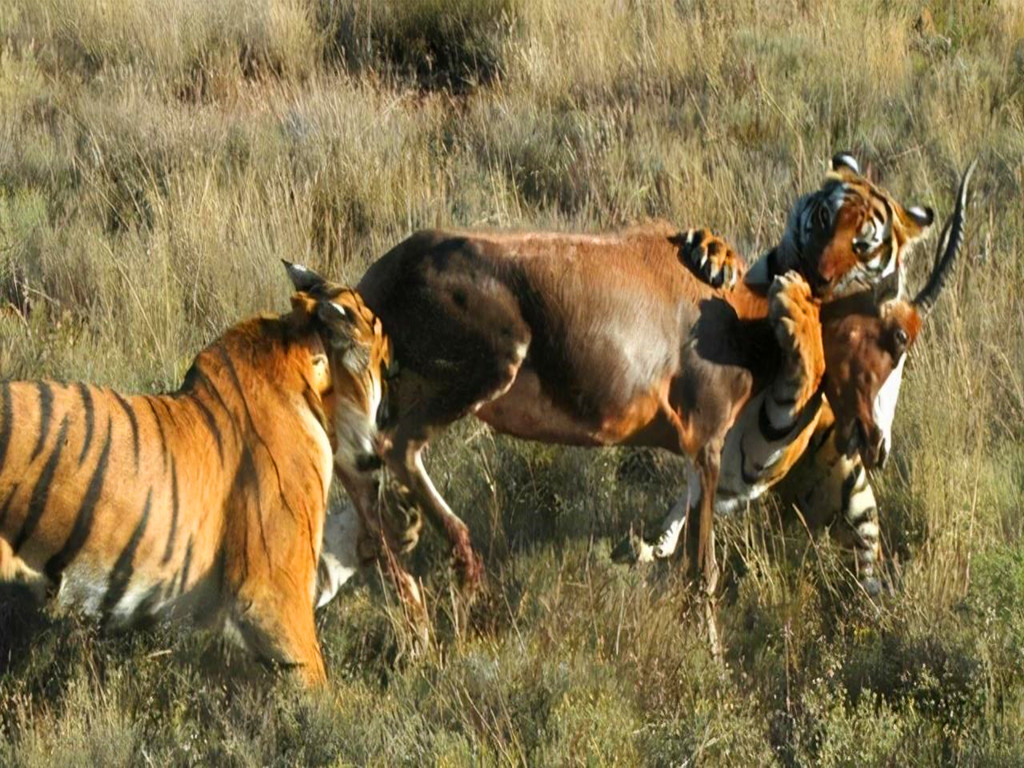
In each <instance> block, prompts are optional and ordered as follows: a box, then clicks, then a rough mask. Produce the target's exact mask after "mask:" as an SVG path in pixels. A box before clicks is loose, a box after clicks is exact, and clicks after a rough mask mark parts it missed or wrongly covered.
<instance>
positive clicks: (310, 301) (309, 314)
mask: <svg viewBox="0 0 1024 768" xmlns="http://www.w3.org/2000/svg"><path fill="white" fill-rule="evenodd" d="M316 306H317V301H316V299H314V298H313V297H311V296H309V295H308V294H305V293H296V294H294V295H293V296H292V314H291V322H292V325H293V326H295V327H296V328H305V327H306V326H308V325H309V323H310V321H311V320H312V319H313V318H314V317H315V316H316Z"/></svg>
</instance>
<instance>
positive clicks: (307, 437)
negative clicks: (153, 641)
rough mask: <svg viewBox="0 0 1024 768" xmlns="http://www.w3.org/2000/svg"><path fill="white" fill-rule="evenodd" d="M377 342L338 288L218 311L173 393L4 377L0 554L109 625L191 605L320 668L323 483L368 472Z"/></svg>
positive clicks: (309, 668) (357, 301)
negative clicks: (246, 312) (280, 309)
mask: <svg viewBox="0 0 1024 768" xmlns="http://www.w3.org/2000/svg"><path fill="white" fill-rule="evenodd" d="M289 269H290V270H291V269H294V267H293V266H292V265H289ZM300 269H301V268H300ZM390 358H391V351H390V345H389V342H388V340H387V337H386V336H385V335H384V334H383V331H382V329H381V325H380V321H379V320H378V319H377V318H376V317H375V316H374V315H373V313H372V312H370V310H369V309H368V308H367V307H366V305H365V304H364V303H363V301H362V299H361V298H360V296H359V294H358V293H356V292H355V291H352V290H348V289H342V290H339V291H338V292H336V293H335V294H334V295H331V296H329V297H320V298H313V297H311V296H309V295H308V294H305V293H303V292H296V293H295V294H294V295H293V296H292V298H291V310H290V311H289V312H287V313H284V314H280V315H261V316H258V317H254V318H252V319H249V320H245V321H243V322H240V323H238V324H236V325H234V326H232V327H230V328H228V329H227V330H226V331H225V332H224V333H223V334H222V335H221V336H220V337H219V338H218V339H216V340H215V341H214V342H212V343H211V344H210V345H209V346H207V347H206V348H205V349H204V350H202V351H201V352H200V353H199V354H198V356H197V357H196V358H195V360H194V361H193V363H192V365H191V367H190V368H189V369H188V372H187V373H186V375H185V377H184V381H183V382H182V384H181V386H180V387H179V388H178V389H177V390H176V391H174V392H171V393H166V394H156V395H149V394H138V395H124V394H122V393H120V392H117V391H115V390H113V389H108V388H105V387H100V386H95V385H92V384H87V383H83V382H73V383H58V382H55V381H3V382H0V566H2V570H3V571H5V572H6V575H8V576H13V575H18V576H22V577H24V576H26V575H28V576H29V577H31V576H32V575H36V576H37V577H38V580H37V583H39V582H42V583H45V585H46V589H47V593H48V595H49V597H50V598H51V599H53V600H55V601H56V603H57V604H58V606H75V607H78V608H80V609H82V610H83V611H84V612H85V613H87V614H91V615H95V616H97V617H99V620H100V624H101V627H102V628H103V629H105V630H106V629H109V630H111V631H117V630H124V629H128V628H131V627H136V626H139V625H142V624H148V623H150V622H152V621H153V620H168V621H175V620H179V619H190V620H192V621H193V622H194V623H195V624H196V625H197V626H201V627H209V628H213V629H216V630H219V631H221V632H223V633H224V634H225V635H226V636H228V637H229V638H230V639H232V640H235V641H237V642H239V643H241V645H242V646H243V647H245V648H246V649H248V650H249V651H250V652H252V653H254V654H255V655H256V656H258V657H259V658H261V659H263V660H265V661H269V662H272V663H276V664H280V665H283V666H285V667H289V668H292V669H293V671H294V672H295V673H296V674H297V676H298V678H299V679H300V680H301V681H302V682H303V683H305V684H307V685H318V684H321V683H323V682H324V681H325V680H326V673H325V668H324V661H323V656H322V653H321V649H320V645H319V642H318V640H317V637H316V628H315V624H314V617H313V610H314V600H315V598H316V596H317V594H318V590H319V589H322V584H320V583H319V581H318V566H319V560H320V551H321V544H322V537H323V530H324V521H325V514H326V509H327V499H328V490H329V488H330V482H331V479H332V475H333V471H334V469H335V466H339V467H342V468H344V469H345V470H346V471H351V472H362V471H372V468H373V466H374V459H375V452H374V451H375V449H374V445H373V440H374V435H375V432H376V423H377V419H378V416H379V414H378V409H379V407H380V403H381V401H382V400H383V398H384V390H383V386H384V385H383V382H384V378H385V374H386V370H387V366H388V364H389V362H390Z"/></svg>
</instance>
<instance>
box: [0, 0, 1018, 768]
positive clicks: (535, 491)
mask: <svg viewBox="0 0 1024 768" xmlns="http://www.w3.org/2000/svg"><path fill="white" fill-rule="evenodd" d="M839 149H852V150H853V151H854V152H855V153H856V154H857V155H858V156H859V157H860V158H861V160H862V161H863V160H867V159H870V161H871V162H872V164H873V166H874V168H875V170H876V172H877V174H878V176H879V177H880V179H881V181H882V183H883V185H884V186H886V187H887V188H889V189H890V190H892V191H893V192H894V193H895V194H896V195H897V196H898V197H899V198H900V199H901V200H903V201H904V202H906V203H907V204H910V203H928V204H932V205H934V206H935V207H936V208H937V209H938V211H939V213H940V215H942V216H945V215H948V213H949V211H950V209H951V207H952V199H953V191H954V187H955V183H956V178H957V175H958V173H959V172H960V171H961V170H962V169H963V168H964V167H966V165H967V163H968V162H969V161H970V159H971V158H972V157H974V156H978V157H979V158H980V165H979V169H978V173H977V174H976V176H975V179H976V192H975V195H974V201H973V204H972V206H971V209H970V227H969V231H968V237H967V244H966V251H965V252H966V257H965V258H964V259H963V260H962V262H961V265H960V269H959V271H958V273H957V275H956V278H955V280H954V281H953V284H952V286H951V287H950V288H949V289H947V291H946V295H944V296H943V299H942V301H941V303H940V305H939V307H938V309H937V310H936V312H935V313H934V314H933V316H932V317H931V318H930V319H929V323H928V325H927V328H926V330H925V336H924V338H923V339H922V341H921V342H920V343H919V345H918V346H917V347H916V349H915V350H914V355H913V358H912V361H911V364H910V366H909V369H908V373H907V377H906V380H905V383H904V389H903V398H902V401H901V405H900V409H899V412H898V415H897V418H896V426H895V457H894V461H893V462H891V463H890V465H889V467H888V468H887V469H886V471H885V473H884V474H882V475H880V476H878V477H876V478H874V482H875V487H876V490H877V492H878V495H879V501H880V506H881V511H882V530H883V537H884V542H885V549H886V552H887V555H888V558H889V570H890V576H891V578H892V581H893V583H894V584H895V589H894V591H893V593H892V594H891V595H888V596H886V597H885V598H884V599H883V600H882V602H881V603H880V604H879V605H877V606H876V605H873V604H872V603H871V602H870V601H869V600H867V598H865V597H864V596H862V595H861V594H860V593H858V592H857V591H856V590H855V589H853V588H852V586H851V584H850V579H849V577H848V576H847V575H846V573H845V570H844V560H843V557H842V555H841V553H840V552H838V551H837V549H836V548H835V547H834V546H832V545H831V543H830V542H829V540H828V538H827V537H821V538H812V537H810V536H809V535H808V533H807V532H806V531H805V529H804V528H803V527H802V526H801V525H800V524H799V523H798V522H794V521H790V520H789V516H788V515H787V514H786V511H785V510H783V509H781V508H780V505H779V504H777V503H774V502H773V501H772V500H770V499H769V500H768V501H767V502H765V503H763V504H758V505H756V506H753V507H752V508H751V509H750V510H749V512H748V513H747V514H746V515H745V516H739V517H736V518H732V519H726V520H722V521H721V523H720V524H719V528H718V530H719V531H720V547H721V548H722V556H723V557H724V559H725V563H726V566H725V568H726V574H725V581H726V594H725V598H724V600H723V604H722V608H721V623H722V625H723V630H724V641H725V644H726V646H727V649H728V651H727V665H728V668H727V672H726V673H725V674H720V673H719V671H718V670H717V669H716V667H715V666H714V664H713V662H712V660H711V659H710V657H709V654H708V652H707V649H706V647H705V645H704V643H703V642H702V641H701V638H700V632H699V629H700V616H699V611H694V610H692V606H691V604H690V598H689V597H688V596H687V593H686V592H685V591H684V590H682V589H681V588H680V586H681V583H680V582H681V579H680V578H679V575H678V574H677V573H676V569H675V568H673V567H651V568H647V569H642V570H640V569H631V568H626V567H623V566H618V565H614V564H612V563H611V561H610V559H609V551H610V549H611V547H612V546H613V545H614V543H615V542H616V541H617V540H618V539H619V538H620V537H621V536H622V535H623V534H624V533H626V532H627V531H628V529H629V527H630V525H638V524H642V523H643V522H644V521H646V522H648V524H649V523H651V522H652V521H655V520H657V519H659V518H660V517H661V515H662V514H663V513H664V511H665V510H666V509H667V505H668V504H669V502H670V501H671V500H672V498H673V497H674V496H675V495H677V494H678V493H679V491H680V488H681V478H682V476H683V473H682V466H681V464H680V463H679V462H678V461H677V460H675V459H671V458H669V457H666V456H662V455H658V454H653V453H646V452H635V451H634V452H629V451H625V450H624V451H603V452H586V451H580V450H570V449H563V448H554V447H546V446H535V445H529V444H525V443H518V442H515V441H512V440H506V439H502V438H496V437H495V436H493V435H492V434H490V433H489V432H488V431H487V430H486V429H484V428H482V427H480V426H479V425H475V424H469V423H467V424H463V425H460V426H459V427H458V428H457V429H456V430H455V431H454V433H453V434H452V435H451V436H449V437H448V438H446V439H445V440H442V441H440V442H438V443H437V444H435V445H434V447H433V448H432V449H431V453H430V454H429V456H428V457H427V463H428V466H429V467H430V468H431V471H432V474H433V476H434V478H435V480H437V482H438V484H439V486H440V487H441V491H442V493H444V494H445V495H446V496H447V498H448V499H449V501H450V502H451V503H452V505H453V507H454V508H455V509H456V510H457V511H459V512H460V513H461V514H463V515H464V517H465V519H466V520H467V521H468V523H469V525H470V527H471V529H472V532H473V536H474V540H475V542H476V543H477V545H478V547H479V549H480V551H481V553H482V554H483V555H484V558H485V561H486V563H487V566H488V584H489V587H488V591H487V594H486V595H485V596H484V598H482V599H481V600H480V601H478V602H477V604H476V605H475V606H474V608H473V610H472V613H471V616H470V622H469V625H468V626H465V625H463V624H462V623H460V622H459V621H457V620H456V619H455V617H456V616H457V612H455V611H453V610H452V600H453V596H452V591H451V590H452V578H451V574H450V572H449V570H448V566H447V562H446V556H445V551H444V547H443V545H442V543H441V541H440V539H439V537H437V536H436V535H432V534H431V535H426V536H424V540H423V542H422V543H421V545H420V548H419V549H418V550H417V552H416V553H415V556H414V558H413V561H412V564H413V567H414V570H415V572H416V573H417V574H418V575H421V576H422V577H423V579H424V582H425V584H426V586H427V589H428V594H429V597H430V601H431V606H432V613H433V620H434V634H435V637H436V642H435V643H434V645H433V646H432V647H431V648H429V649H428V650H427V651H426V652H425V653H422V654H420V655H419V656H415V657H414V656H412V655H411V654H410V653H409V652H408V651H409V642H410V638H409V637H408V636H407V634H406V632H405V630H404V629H403V627H402V625H401V623H400V622H399V621H397V620H396V618H395V617H396V616H397V613H396V611H395V606H394V599H393V596H392V594H391V593H390V592H388V591H387V590H383V589H382V588H381V586H380V584H379V579H377V578H376V577H375V574H373V573H367V574H364V575H363V576H362V577H361V578H359V579H357V580H355V582H353V584H352V585H351V586H348V587H346V588H345V590H344V591H343V593H342V595H341V596H340V597H339V599H338V600H337V601H335V602H334V603H333V604H331V605H330V606H329V607H328V608H327V609H325V610H324V611H323V612H322V614H320V620H319V624H320V632H321V638H322V640H323V643H324V647H325V651H326V655H327V663H328V674H329V676H330V678H331V681H330V685H329V687H328V689H327V690H326V691H325V692H323V693H320V694H315V695H308V694H304V693H302V692H300V691H298V690H296V689H295V688H294V686H293V685H292V684H291V683H290V682H289V681H288V679H287V678H285V677H281V676H278V675H276V674H274V673H273V672H269V671H266V670H264V669H263V668H261V667H259V666H258V665H255V664H253V663H251V662H249V661H248V660H247V659H245V658H243V657H242V656H241V655H240V654H239V653H238V652H237V651H233V650H232V649H231V648H229V647H227V646H225V645H224V644H223V643H222V642H221V641H219V640H217V639H215V638H211V637H210V636H208V635H203V634H194V633H193V634H189V633H183V632H181V631H179V630H176V629H167V628H157V629H156V630H154V631H153V632H148V633H138V634H134V635H128V636H119V637H112V638H108V637H104V636H102V635H101V634H100V633H99V632H98V631H97V629H96V626H95V625H94V624H92V623H90V622H89V621H87V620H84V619H81V618H79V617H76V616H67V615H55V614H54V613H43V614H35V613H33V612H32V611H28V610H25V605H24V600H23V599H22V597H21V596H20V595H19V594H18V593H17V591H16V590H11V589H8V590H5V591H4V592H3V593H2V594H0V765H7V764H12V765H26V766H29V765H43V764H45V765H49V764H57V765H60V764H67V765H76V766H77V765H82V764H83V763H92V764H97V765H169V764H184V765H209V764H217V765H222V764H223V765H296V764H316V765H321V764H356V765H363V764H376V765H399V764H401V765H429V764H437V765H470V764H472V765H477V764H483V765H491V764H526V765H565V764H588V765H604V764H624V765H632V764H652V765H681V764H682V765H722V764H726V765H763V764H772V763H779V764H783V765H924V766H931V765H937V764H961V765H1007V766H1009V765H1020V764H1022V763H1024V516H1022V507H1024V288H1022V286H1024V257H1022V256H1021V253H1022V251H1024V206H1022V200H1024V197H1022V192H1024V10H1022V9H1021V8H1020V7H1019V6H1018V4H1017V3H1016V2H1014V1H1013V0H988V1H987V2H983V1H981V0H973V1H972V2H967V1H965V2H952V1H950V0H931V1H930V2H924V3H922V2H920V1H919V0H918V1H917V2H911V1H910V0H849V1H847V0H844V1H843V2H842V3H838V2H835V3H833V2H827V1H826V0H763V1H762V2H753V0H725V1H724V2H711V1H710V0H675V2H668V0H663V1H659V0H410V2H399V0H387V1H385V0H378V2H372V0H165V2H161V3H154V2H150V1H149V0H0V298H2V301H3V303H4V304H5V305H7V307H8V309H7V311H4V312H2V313H0V374H2V376H3V377H4V378H27V377H43V376H45V377H53V378H57V379H79V378H81V379H87V380H90V381H94V382H97V383H101V384H105V385H111V386H117V387H119V388H122V389H125V390H134V391H147V392H150V391H157V390H161V389H165V388H172V387H176V386H177V385H178V383H179V382H180V379H181V377H182V375H183V373H184V371H185V370H186V368H187V366H188V364H189V363H190V361H191V359H192V357H193V356H194V355H195V353H196V352H197V351H198V350H199V349H200V348H201V347H202V346H203V345H204V344H205V343H206V342H208V341H210V340H212V339H213V338H214V337H215V336H216V335H217V334H218V333H219V332H220V331H221V330H223V329H224V328H225V327H226V326H227V325H229V324H231V323H232V322H234V321H236V320H237V319H239V318H241V317H243V316H245V315H248V314H251V313H253V312H256V311H260V310H267V309H274V310H283V309H284V308H285V307H286V306H287V296H288V286H287V281H286V278H285V275H284V273H283V271H282V269H281V267H280V265H279V262H278V260H279V259H280V258H282V257H284V258H288V259H291V260H297V261H304V262H306V263H308V264H310V265H312V266H315V267H319V268H322V269H324V270H326V271H327V272H329V273H330V274H331V275H333V276H335V277H336V278H338V279H341V280H346V281H351V282H354V281H355V280H357V279H358V277H359V275H360V274H361V273H362V271H363V269H364V268H365V267H366V265H367V264H368V263H370V261H371V260H373V259H374V258H375V257H376V256H377V255H380V254H381V253H383V252H384V251H385V250H386V249H387V248H388V247H390V246H391V245H392V244H394V243H396V242H397V241H398V240H400V239H401V238H403V237H404V236H405V235H406V234H408V233H409V232H410V231H412V230H413V229H415V228H418V227H423V226H433V225H447V224H458V225H467V226H501V227H506V226H509V227H539V226H543V227H550V228H557V229H574V230H588V231H597V230H602V229H608V228H612V227H615V226H618V225H621V224H624V223H629V222H633V221H636V220H639V219H642V218H643V217H647V216H661V217H665V218H668V219H670V220H672V221H674V222H675V223H677V224H678V225H679V226H680V227H681V228H686V227H689V226H695V225H707V226H711V227H713V228H715V229H717V230H718V231H720V232H723V233H725V234H727V235H728V236H729V237H730V238H731V239H732V240H733V241H734V242H735V243H737V244H738V245H739V246H740V247H741V250H742V251H743V252H745V253H749V254H756V253H759V252H761V251H762V250H763V249H765V248H766V247H768V246H769V245H771V244H772V243H773V242H775V241H776V239H777V238H778V237H779V236H780V234H781V232H782V227H783V223H784V220H785V214H786V212H787V210H788V209H789V207H790V205H791V204H792V203H793V202H794V200H795V199H796V197H797V196H798V194H800V193H801V192H803V191H808V190H810V189H812V188H815V187H816V186H817V185H818V183H819V182H820V181H821V178H822V176H823V170H824V167H825V163H826V161H827V159H828V158H829V157H830V156H831V155H832V154H833V153H834V152H835V151H837V150H839ZM933 246H934V236H933V238H931V239H930V240H929V242H928V244H927V245H926V246H925V247H924V248H922V250H921V251H920V252H919V254H918V255H919V256H920V258H919V259H918V260H917V261H916V262H915V264H914V266H913V269H912V277H914V278H917V279H921V276H922V275H923V274H925V272H926V270H927V268H928V266H929V264H928V262H929V258H928V257H927V256H926V254H929V253H930V252H931V250H932V248H933Z"/></svg>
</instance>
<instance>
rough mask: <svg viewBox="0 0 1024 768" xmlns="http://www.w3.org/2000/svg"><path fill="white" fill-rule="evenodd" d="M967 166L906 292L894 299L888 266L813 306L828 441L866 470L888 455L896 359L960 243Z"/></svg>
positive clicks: (896, 285) (895, 281) (899, 365)
mask: <svg viewBox="0 0 1024 768" xmlns="http://www.w3.org/2000/svg"><path fill="white" fill-rule="evenodd" d="M973 171H974V164H973V163H972V164H971V166H970V167H969V168H968V169H967V172H966V173H965V174H964V176H963V178H962V179H961V181H960V189H959V191H958V193H957V201H956V208H955V209H954V211H953V215H952V216H951V217H950V219H949V222H948V223H947V224H946V228H945V230H944V232H943V235H944V236H943V237H941V238H939V246H938V252H937V253H936V259H935V266H934V268H933V269H932V272H931V275H930V276H929V278H928V281H927V283H925V285H924V287H923V288H922V289H921V290H920V291H919V292H918V293H917V295H916V296H915V297H914V298H913V299H911V300H902V299H900V298H899V291H900V276H899V273H898V272H891V273H890V274H889V275H887V276H886V277H884V278H882V279H881V280H879V281H878V282H876V283H875V284H874V286H873V287H871V288H867V289H863V290H859V291H856V292H854V293H850V294H847V295H846V296H843V297H840V298H836V299H833V300H831V301H828V302H825V303H824V304H823V305H822V307H821V335H822V345H823V348H824V353H825V371H826V373H825V381H824V386H825V395H826V396H827V398H828V402H829V404H830V405H831V407H832V409H833V411H834V412H835V415H836V437H835V439H836V445H837V447H838V448H839V449H840V450H843V451H844V452H845V453H846V454H847V456H852V455H853V454H854V453H855V452H858V451H859V452H860V455H861V459H862V460H863V462H864V465H865V466H866V467H867V468H868V469H871V468H873V467H875V466H878V465H881V464H884V462H885V459H886V456H887V455H888V451H889V446H890V443H891V432H890V430H891V427H892V420H893V414H894V411H895V407H896V399H897V398H898V396H899V387H900V380H901V374H902V371H903V364H904V362H905V360H906V356H907V352H908V350H909V349H910V347H911V345H913V343H914V341H915V340H916V339H917V337H918V334H919V333H920V331H921V326H922V323H923V321H924V319H925V317H926V316H927V314H928V312H929V311H930V310H931V308H932V307H933V306H934V304H935V301H936V300H937V299H938V297H939V294H940V293H941V291H942V287H943V285H944V284H945V282H946V280H947V279H948V278H949V275H950V274H951V272H952V267H953V262H954V261H955V259H956V255H957V252H958V251H959V249H960V245H961V243H962V242H963V233H964V226H965V222H966V213H965V210H966V206H967V184H968V181H969V180H970V177H971V173H972V172H973Z"/></svg>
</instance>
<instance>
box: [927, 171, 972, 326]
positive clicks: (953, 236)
mask: <svg viewBox="0 0 1024 768" xmlns="http://www.w3.org/2000/svg"><path fill="white" fill-rule="evenodd" d="M977 164H978V161H977V160H974V161H973V162H971V164H970V165H969V166H968V167H967V170H966V171H965V172H964V175H963V178H962V179H960V188H959V189H958V190H957V194H956V208H954V209H953V215H952V216H951V217H950V219H949V221H947V222H946V226H945V227H944V228H943V230H942V236H941V237H939V246H938V249H937V250H936V252H935V266H934V267H933V268H932V273H931V275H930V276H929V278H928V282H927V283H925V286H924V288H922V289H921V290H920V292H919V293H918V294H917V296H915V297H914V302H913V303H914V306H915V307H917V311H918V312H920V313H921V314H922V315H926V314H928V312H929V310H931V308H932V307H933V306H934V305H935V301H936V299H938V298H939V294H940V293H942V286H943V285H945V283H946V279H947V278H948V277H949V274H950V272H951V270H952V266H953V262H954V261H955V260H956V254H957V251H959V250H960V246H961V245H962V244H963V241H964V225H965V224H966V222H967V218H966V209H967V183H968V182H969V181H970V180H971V174H972V173H974V168H975V166H976V165H977Z"/></svg>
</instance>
